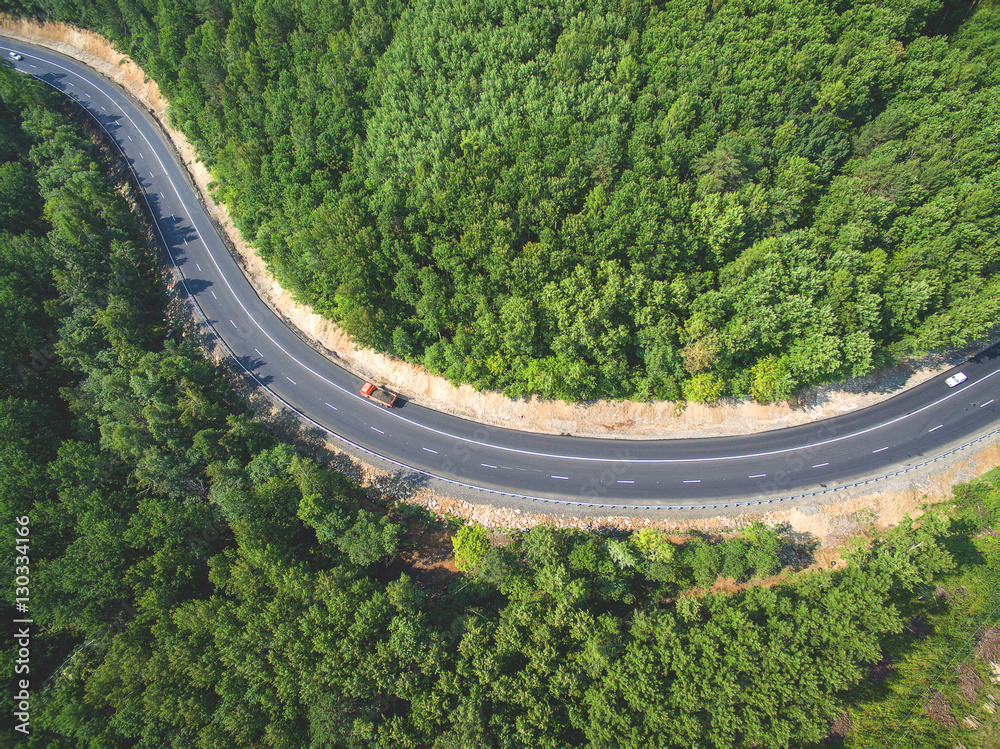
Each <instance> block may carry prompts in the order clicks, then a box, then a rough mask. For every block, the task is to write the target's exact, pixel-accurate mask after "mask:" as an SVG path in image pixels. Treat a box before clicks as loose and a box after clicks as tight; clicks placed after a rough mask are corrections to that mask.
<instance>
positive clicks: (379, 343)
mask: <svg viewBox="0 0 1000 749" xmlns="http://www.w3.org/2000/svg"><path fill="white" fill-rule="evenodd" d="M0 9H6V10H8V11H10V12H15V13H25V14H30V15H34V16H36V17H44V18H52V19H56V20H63V21H69V22H73V23H77V24H80V25H83V26H86V27H89V28H92V29H95V30H97V31H99V32H101V33H103V34H105V35H107V36H108V37H109V38H111V39H112V40H113V41H114V42H115V43H116V44H117V45H118V46H119V47H120V48H121V49H123V50H125V51H127V52H128V53H129V54H131V55H132V56H134V57H135V58H136V59H137V60H138V61H139V62H140V63H141V64H142V65H143V66H144V67H145V69H146V70H147V71H148V72H149V73H150V74H151V75H152V76H153V77H154V78H155V79H156V80H157V82H158V83H159V84H160V86H161V88H162V89H163V90H164V91H165V92H166V93H167V95H168V96H169V99H170V101H171V104H172V115H173V117H174V118H175V120H176V121H177V122H178V123H179V124H180V125H181V126H182V127H183V129H184V130H185V131H186V132H187V133H188V135H189V136H190V137H191V138H192V140H193V142H194V143H195V144H196V146H197V148H198V149H199V152H200V153H201V154H202V155H203V156H204V158H205V160H206V161H207V163H208V164H209V165H210V167H211V169H212V172H213V175H214V178H215V180H216V189H217V194H218V196H219V197H220V198H221V199H222V200H224V201H225V202H226V203H227V204H228V205H229V206H230V208H231V209H232V212H233V214H234V216H235V218H236V222H237V225H238V226H239V228H240V230H241V231H242V232H243V234H244V236H246V237H247V238H249V239H250V240H252V241H253V242H254V243H255V244H256V246H257V247H258V248H259V249H260V251H261V253H262V254H263V256H264V257H265V258H266V259H267V260H268V261H269V262H270V264H271V267H272V269H273V270H274V272H275V273H276V275H277V276H278V278H279V279H280V280H281V282H282V283H283V284H284V285H285V286H286V287H287V288H289V289H291V290H292V291H293V292H294V293H295V294H296V295H297V296H298V298H300V299H301V300H303V301H307V302H309V303H311V304H313V305H314V306H315V308H317V309H318V310H320V311H321V312H323V313H324V314H326V315H328V316H330V317H332V318H333V319H336V320H338V321H340V322H341V323H342V324H343V325H344V327H345V328H346V329H347V330H348V331H349V332H350V333H351V334H353V335H354V336H355V337H357V338H358V339H360V340H361V341H363V342H364V343H366V344H370V345H372V346H375V347H378V348H381V349H384V350H387V351H390V352H392V353H394V354H395V355H397V356H399V357H402V358H405V359H407V360H409V361H414V362H422V363H424V364H425V365H426V366H427V367H428V368H429V369H430V370H431V371H434V372H440V373H443V374H445V375H446V376H447V377H448V378H450V379H451V380H453V381H456V382H458V381H466V382H472V383H474V384H475V385H476V386H477V387H480V388H492V389H502V390H503V391H505V392H506V393H508V394H509V395H512V396H518V395H523V394H528V393H539V394H542V395H544V396H552V397H558V398H564V399H570V400H577V399H588V398H594V397H638V398H647V397H652V398H670V399H675V398H679V397H684V398H687V399H689V400H712V399H714V398H716V397H718V396H720V395H723V394H733V395H745V394H749V395H752V396H753V397H756V398H757V399H759V400H762V401H768V400H774V399H778V398H782V397H785V396H787V395H788V394H790V393H791V392H792V390H793V389H794V388H796V387H797V386H800V385H804V384H809V383H817V382H823V381H830V380H835V379H838V378H843V377H845V376H849V375H860V374H866V373H868V372H871V371H872V370H873V369H874V368H875V367H877V366H880V365H883V364H886V363H888V362H891V361H894V360H896V359H897V358H898V357H900V356H903V355H906V354H908V353H911V352H920V351H925V350H928V349H931V348H934V347H943V346H954V345H962V344H965V343H968V342H970V341H972V340H975V339H976V338H978V337H982V336H983V335H984V334H986V333H987V332H988V331H989V330H990V329H991V327H992V326H993V325H994V324H995V323H996V321H997V320H998V319H1000V276H998V270H1000V245H998V235H1000V220H998V215H1000V214H998V204H1000V203H998V194H1000V192H998V191H1000V169H998V163H1000V145H998V144H1000V137H998V135H1000V130H998V128H1000V77H998V76H1000V72H998V71H1000V7H998V5H997V3H996V2H995V1H994V0H986V1H984V2H980V3H974V2H969V1H968V0H896V1H894V2H891V3H885V2H881V0H859V1H857V2H851V1H849V0H725V1H724V2H708V0H671V1H670V2H654V1H653V0H588V1H587V2H584V0H569V1H567V0H532V1H531V2H526V1H524V0H506V1H501V0H413V1H412V2H409V3H404V2H402V1H401V0H383V1H380V2H373V1H372V0H232V1H231V2H226V1H225V0H171V1H170V2H166V1H163V2H153V0H88V1H87V2H77V1H75V0H17V1H12V0H0Z"/></svg>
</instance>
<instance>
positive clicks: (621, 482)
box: [618, 479, 635, 484]
mask: <svg viewBox="0 0 1000 749" xmlns="http://www.w3.org/2000/svg"><path fill="white" fill-rule="evenodd" d="M618 483H619V484H634V483H635V482H634V481H624V480H623V479H619V480H618Z"/></svg>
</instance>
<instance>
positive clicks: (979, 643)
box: [975, 627, 1000, 663]
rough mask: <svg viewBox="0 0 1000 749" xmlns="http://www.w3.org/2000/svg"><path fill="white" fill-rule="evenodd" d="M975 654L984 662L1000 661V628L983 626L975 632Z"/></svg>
mask: <svg viewBox="0 0 1000 749" xmlns="http://www.w3.org/2000/svg"><path fill="white" fill-rule="evenodd" d="M975 653H976V656H977V657H978V658H979V659H980V660H982V661H985V662H986V663H997V662H1000V629H997V628H996V627H983V628H982V629H981V630H979V632H978V633H977V634H976V650H975Z"/></svg>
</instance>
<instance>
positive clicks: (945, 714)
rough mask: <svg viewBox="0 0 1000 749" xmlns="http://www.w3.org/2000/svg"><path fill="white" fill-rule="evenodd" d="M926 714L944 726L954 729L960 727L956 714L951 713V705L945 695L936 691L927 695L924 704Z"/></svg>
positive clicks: (933, 690)
mask: <svg viewBox="0 0 1000 749" xmlns="http://www.w3.org/2000/svg"><path fill="white" fill-rule="evenodd" d="M924 712H925V713H927V715H929V716H930V717H931V718H933V719H934V720H936V721H937V722H938V723H940V724H941V725H943V726H947V727H948V728H954V727H955V726H957V725H958V721H957V720H955V715H954V713H952V712H951V705H949V704H948V700H946V699H945V697H944V695H943V694H941V693H940V692H939V691H937V690H936V689H932V690H931V691H930V692H929V693H928V695H927V701H926V702H925V703H924Z"/></svg>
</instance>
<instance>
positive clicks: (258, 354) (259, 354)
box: [254, 349, 330, 406]
mask: <svg viewBox="0 0 1000 749" xmlns="http://www.w3.org/2000/svg"><path fill="white" fill-rule="evenodd" d="M254 351H257V349H254ZM257 356H263V354H262V353H260V351H257ZM326 405H328V406H329V405H330V404H329V403H327V404H326Z"/></svg>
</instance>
